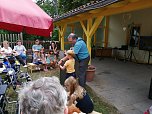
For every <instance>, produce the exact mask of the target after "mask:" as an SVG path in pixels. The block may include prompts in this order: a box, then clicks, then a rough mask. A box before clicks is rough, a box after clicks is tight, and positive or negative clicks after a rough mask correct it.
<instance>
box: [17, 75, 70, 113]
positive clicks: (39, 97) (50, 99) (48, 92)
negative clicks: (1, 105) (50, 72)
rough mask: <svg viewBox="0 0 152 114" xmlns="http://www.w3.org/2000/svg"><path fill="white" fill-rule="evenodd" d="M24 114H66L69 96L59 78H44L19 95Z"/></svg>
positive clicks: (30, 84) (24, 89)
mask: <svg viewBox="0 0 152 114" xmlns="http://www.w3.org/2000/svg"><path fill="white" fill-rule="evenodd" d="M19 103H20V106H21V111H22V112H23V114H64V110H65V108H66V103H67V94H66V91H65V90H64V88H63V87H62V86H61V84H60V82H59V79H58V78H57V77H54V76H53V77H42V78H40V79H38V80H36V81H33V82H31V83H29V84H28V85H27V86H26V87H24V88H23V89H22V90H21V91H20V93H19Z"/></svg>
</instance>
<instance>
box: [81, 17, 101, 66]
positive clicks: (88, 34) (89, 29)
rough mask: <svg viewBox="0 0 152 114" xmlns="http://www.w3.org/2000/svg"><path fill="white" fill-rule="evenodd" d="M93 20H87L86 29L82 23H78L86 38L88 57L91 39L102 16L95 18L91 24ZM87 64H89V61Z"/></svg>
mask: <svg viewBox="0 0 152 114" xmlns="http://www.w3.org/2000/svg"><path fill="white" fill-rule="evenodd" d="M93 19H94V18H89V19H87V27H85V25H84V23H83V21H80V24H81V26H82V28H83V31H84V33H85V35H86V37H87V48H88V51H89V53H90V56H91V38H92V36H93V34H94V33H95V31H96V30H97V28H98V26H99V25H100V23H101V21H102V20H103V16H99V17H96V19H95V20H94V23H93ZM89 64H91V59H90V62H89Z"/></svg>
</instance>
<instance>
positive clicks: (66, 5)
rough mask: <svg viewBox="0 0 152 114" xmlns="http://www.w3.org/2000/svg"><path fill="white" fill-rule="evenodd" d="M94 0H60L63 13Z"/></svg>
mask: <svg viewBox="0 0 152 114" xmlns="http://www.w3.org/2000/svg"><path fill="white" fill-rule="evenodd" d="M90 1H93V0H59V9H60V11H61V13H63V12H67V11H70V10H72V9H75V8H77V7H79V6H82V5H84V4H86V3H88V2H90Z"/></svg>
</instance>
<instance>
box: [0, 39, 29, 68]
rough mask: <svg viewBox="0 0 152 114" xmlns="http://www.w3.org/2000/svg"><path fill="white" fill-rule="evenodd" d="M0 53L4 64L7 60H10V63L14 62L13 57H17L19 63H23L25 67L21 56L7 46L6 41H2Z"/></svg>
mask: <svg viewBox="0 0 152 114" xmlns="http://www.w3.org/2000/svg"><path fill="white" fill-rule="evenodd" d="M0 53H1V54H2V56H3V57H4V64H6V65H8V62H10V64H11V65H12V64H14V63H15V59H17V60H18V61H19V62H20V64H22V65H23V67H27V65H26V64H25V63H24V61H23V59H22V58H21V56H20V55H18V54H17V53H16V52H15V51H13V50H12V48H11V47H9V42H8V41H3V48H1V51H0Z"/></svg>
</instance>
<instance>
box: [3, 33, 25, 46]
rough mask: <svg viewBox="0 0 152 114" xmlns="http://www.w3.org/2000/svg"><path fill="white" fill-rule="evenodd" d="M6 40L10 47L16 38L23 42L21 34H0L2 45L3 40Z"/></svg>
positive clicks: (13, 44)
mask: <svg viewBox="0 0 152 114" xmlns="http://www.w3.org/2000/svg"><path fill="white" fill-rule="evenodd" d="M5 40H6V41H8V42H9V45H10V47H11V48H14V46H15V45H16V41H17V40H21V41H22V42H23V35H22V33H20V34H0V45H2V43H3V41H5Z"/></svg>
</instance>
